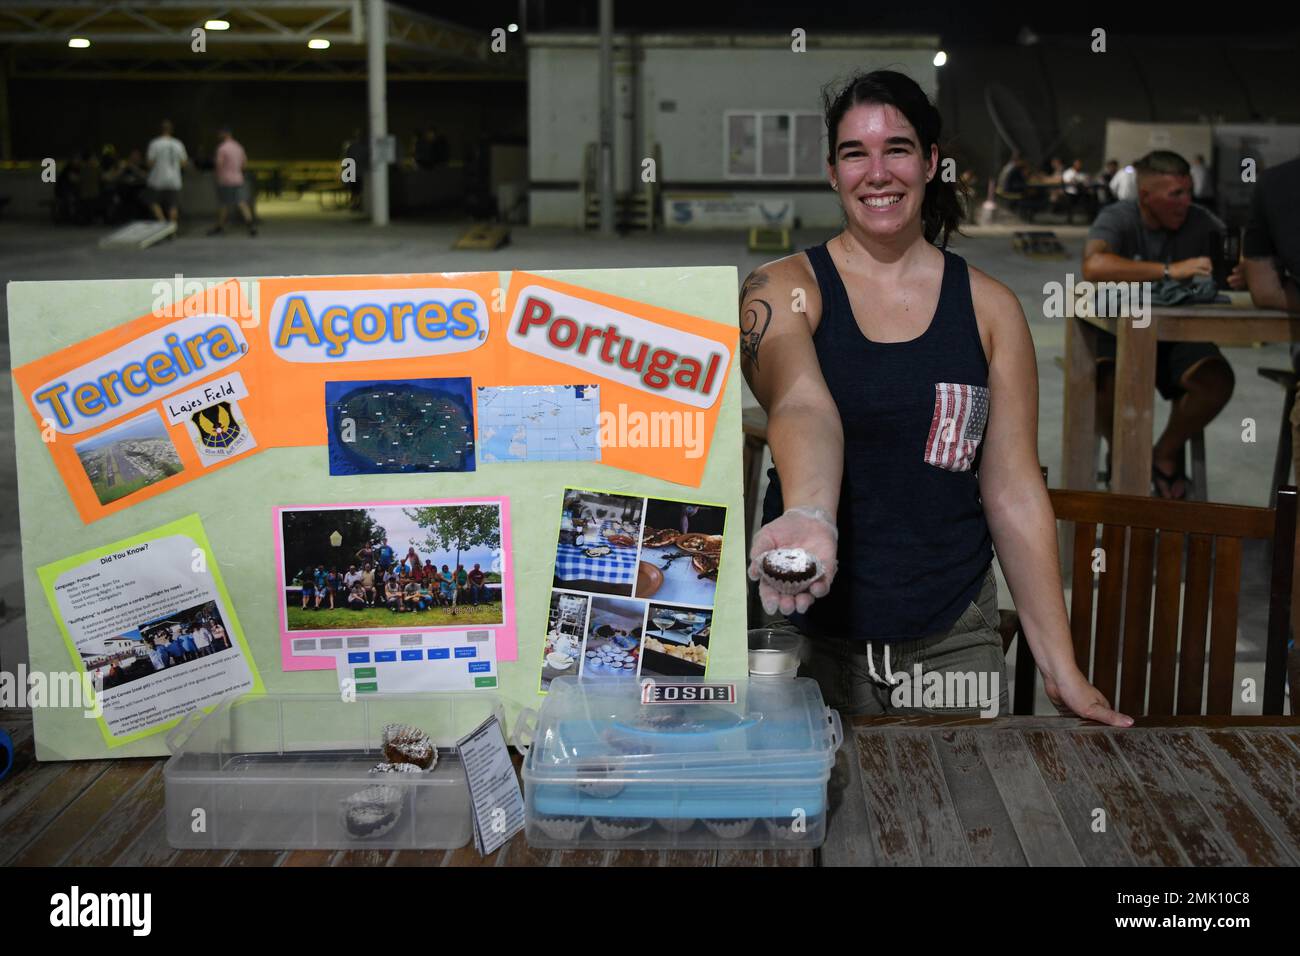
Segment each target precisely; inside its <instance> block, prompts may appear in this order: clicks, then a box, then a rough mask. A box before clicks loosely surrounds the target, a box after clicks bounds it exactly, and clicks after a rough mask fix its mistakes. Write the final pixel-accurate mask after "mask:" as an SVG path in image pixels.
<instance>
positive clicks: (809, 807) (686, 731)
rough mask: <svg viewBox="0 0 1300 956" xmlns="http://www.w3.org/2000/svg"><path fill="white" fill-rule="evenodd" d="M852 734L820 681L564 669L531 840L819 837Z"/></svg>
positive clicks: (539, 774)
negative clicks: (572, 673)
mask: <svg viewBox="0 0 1300 956" xmlns="http://www.w3.org/2000/svg"><path fill="white" fill-rule="evenodd" d="M728 688H730V689H729V690H728ZM841 740H842V733H841V729H840V720H839V715H838V714H836V713H835V712H834V711H833V710H831V709H830V708H828V707H827V706H826V705H825V703H824V701H823V700H822V695H821V690H820V689H819V688H818V686H817V682H816V681H813V680H810V679H808V678H794V679H789V678H752V679H744V678H741V679H738V680H734V681H726V680H706V679H701V678H679V679H671V678H670V679H660V680H657V681H642V682H638V681H635V680H604V681H595V680H586V681H582V680H578V679H576V678H573V677H562V678H559V679H557V680H554V681H552V682H551V686H550V694H549V695H548V696H547V699H546V701H545V702H544V703H543V705H542V709H541V713H540V714H539V715H538V719H537V725H536V733H535V736H534V739H533V743H532V745H531V747H530V748H529V751H528V756H527V759H526V760H525V761H524V768H523V779H524V799H525V804H526V821H527V828H526V833H527V838H528V842H529V843H531V844H533V845H534V846H538V847H547V848H558V849H569V848H573V847H602V848H611V849H612V848H623V847H629V848H630V847H639V848H647V849H671V848H691V847H710V848H713V847H763V848H772V849H783V848H788V849H798V848H811V847H816V846H820V845H821V843H822V841H823V840H824V839H825V838H826V783H827V781H828V780H829V779H830V772H831V768H832V766H834V763H835V752H836V751H837V750H838V749H839V745H840V742H841Z"/></svg>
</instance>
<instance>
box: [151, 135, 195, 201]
mask: <svg viewBox="0 0 1300 956" xmlns="http://www.w3.org/2000/svg"><path fill="white" fill-rule="evenodd" d="M145 158H146V159H147V160H148V161H149V162H151V163H153V166H152V167H150V169H149V179H148V184H149V188H150V189H180V188H181V165H182V164H183V163H185V162H186V161H187V160H188V159H189V156H187V155H186V154H185V145H184V144H183V143H182V142H181V141H180V140H179V139H176V137H174V136H159V137H157V138H156V139H154V140H153V141H152V142H151V143H150V144H149V151H148V152H147V153H146V154H145Z"/></svg>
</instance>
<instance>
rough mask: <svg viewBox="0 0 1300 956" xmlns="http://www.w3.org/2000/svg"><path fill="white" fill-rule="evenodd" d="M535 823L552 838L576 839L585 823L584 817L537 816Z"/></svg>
mask: <svg viewBox="0 0 1300 956" xmlns="http://www.w3.org/2000/svg"><path fill="white" fill-rule="evenodd" d="M537 825H538V826H539V827H541V828H542V832H543V833H545V834H546V835H547V836H548V837H550V838H551V839H552V840H576V839H578V834H580V833H582V830H583V828H584V827H585V826H586V825H587V818H586V817H538V818H537Z"/></svg>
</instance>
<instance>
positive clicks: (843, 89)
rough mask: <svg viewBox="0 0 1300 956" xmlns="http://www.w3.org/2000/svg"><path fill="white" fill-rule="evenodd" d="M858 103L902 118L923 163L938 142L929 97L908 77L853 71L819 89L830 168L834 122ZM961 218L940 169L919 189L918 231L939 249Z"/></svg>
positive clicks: (954, 192)
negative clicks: (915, 139) (892, 110)
mask: <svg viewBox="0 0 1300 956" xmlns="http://www.w3.org/2000/svg"><path fill="white" fill-rule="evenodd" d="M862 103H879V104H882V105H885V106H892V107H894V108H895V109H897V110H898V111H899V112H900V113H902V114H903V115H904V116H905V117H907V121H908V122H909V123H911V124H912V126H913V128H914V129H915V130H916V134H917V136H918V137H920V140H921V151H922V153H924V155H925V157H926V160H927V162H928V160H929V156H930V147H931V146H933V145H935V144H937V143H938V142H939V134H940V132H941V131H942V128H943V119H942V117H941V116H940V115H939V111H938V110H937V109H935V106H934V104H933V103H931V102H930V98H929V97H927V96H926V95H925V91H924V90H923V89H921V87H920V86H919V85H917V82H916V81H915V80H913V79H912V78H911V77H910V76H907V75H905V74H903V73H899V72H897V71H895V70H873V71H872V72H870V73H861V72H860V73H855V74H854V75H853V76H852V77H850V78H849V80H848V82H847V83H845V84H844V85H843V86H840V87H839V88H838V89H836V88H835V85H834V84H832V85H828V86H826V87H825V88H823V90H822V107H823V112H824V113H825V115H826V142H827V145H828V147H829V150H830V152H829V154H828V155H827V157H826V161H827V162H828V163H830V164H831V165H834V164H835V154H836V152H837V147H838V145H839V142H838V138H837V137H838V136H839V130H840V120H842V119H844V114H845V113H847V112H848V111H849V110H850V109H852V108H853V107H854V106H858V105H860V104H862ZM943 159H944V155H943V147H942V145H940V147H939V164H940V166H942V164H943ZM961 219H962V203H961V198H960V191H959V186H958V184H957V183H950V182H945V181H944V179H943V175H942V173H941V171H936V173H935V176H934V178H933V179H931V180H930V181H929V182H928V183H926V186H925V199H924V200H923V201H922V202H921V227H922V230H923V231H924V233H925V238H926V241H927V242H936V240H937V244H938V245H939V246H940V247H946V246H947V245H948V237H949V236H950V235H951V234H952V233H953V232H956V231H957V226H958V224H959V223H960V222H961Z"/></svg>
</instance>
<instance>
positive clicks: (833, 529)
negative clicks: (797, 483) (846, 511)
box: [749, 507, 840, 614]
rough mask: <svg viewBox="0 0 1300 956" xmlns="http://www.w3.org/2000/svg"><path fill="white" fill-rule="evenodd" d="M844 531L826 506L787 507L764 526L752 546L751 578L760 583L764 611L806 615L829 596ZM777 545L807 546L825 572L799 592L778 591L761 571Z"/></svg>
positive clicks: (757, 532)
mask: <svg viewBox="0 0 1300 956" xmlns="http://www.w3.org/2000/svg"><path fill="white" fill-rule="evenodd" d="M839 539H840V530H839V528H838V527H837V526H836V524H835V519H834V516H833V515H831V513H830V512H829V511H827V510H826V509H824V508H808V507H796V508H787V509H786V512H785V514H783V515H781V517H779V518H777V519H776V520H775V521H770V522H768V523H767V524H765V525H763V526H762V527H761V528H759V529H758V531H756V532H755V533H754V543H753V545H752V547H750V549H749V579H750V580H751V581H757V582H758V597H759V600H760V601H762V602H763V610H764V611H766V612H767V613H768V614H775V613H776V612H777V611H778V610H779V611H780V612H781V613H782V614H791V613H793V612H795V611H798V612H799V613H800V614H803V613H804V612H805V611H807V610H808V608H809V607H811V606H812V603H813V601H814V600H815V599H816V598H820V597H825V596H826V595H827V593H828V592H829V591H830V589H831V581H832V580H834V578H835V571H836V570H837V568H838V566H839V562H838V561H837V560H836V557H835V555H836V553H837V551H838V546H839ZM775 548H803V549H804V550H805V551H807V552H808V553H809V554H811V555H812V556H813V557H814V558H816V559H817V563H818V564H820V565H821V568H822V575H821V577H819V578H817V579H816V580H815V581H813V582H812V584H811V585H809V587H808V590H806V591H801V592H799V593H798V594H782V593H781V592H779V591H777V590H775V589H774V588H772V587H771V586H770V585H768V584H767V583H766V582H764V581H763V579H762V577H761V576H760V575H759V573H758V567H759V561H760V559H761V558H762V557H763V555H764V554H766V553H767V552H768V551H771V550H773V549H775Z"/></svg>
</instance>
